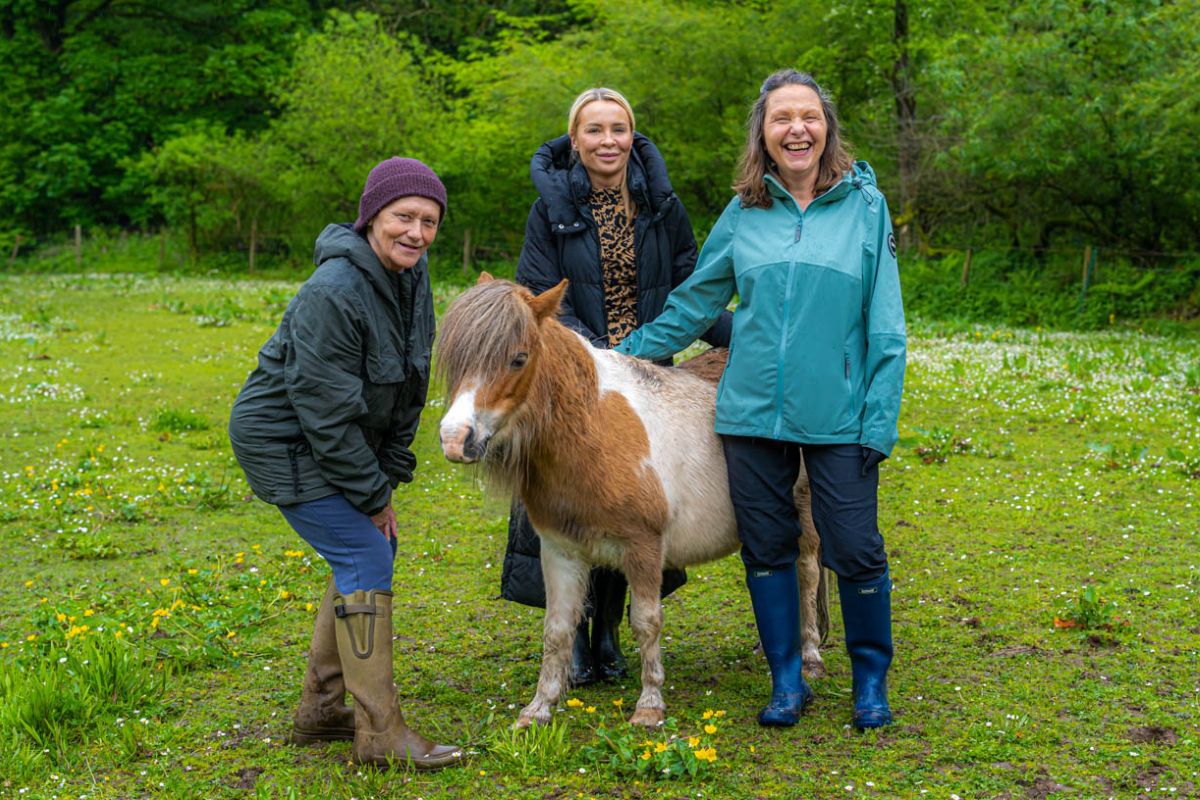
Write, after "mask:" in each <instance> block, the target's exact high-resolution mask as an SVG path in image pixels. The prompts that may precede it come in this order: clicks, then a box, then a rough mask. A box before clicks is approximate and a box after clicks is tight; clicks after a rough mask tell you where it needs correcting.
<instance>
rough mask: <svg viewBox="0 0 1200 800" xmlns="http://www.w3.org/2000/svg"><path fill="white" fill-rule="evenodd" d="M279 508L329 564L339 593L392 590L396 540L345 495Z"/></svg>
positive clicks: (290, 523) (334, 495) (330, 496)
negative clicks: (389, 536) (390, 538)
mask: <svg viewBox="0 0 1200 800" xmlns="http://www.w3.org/2000/svg"><path fill="white" fill-rule="evenodd" d="M278 508H279V511H280V513H281V514H283V517H284V519H286V520H287V521H288V524H289V525H291V526H292V528H294V529H295V531H296V533H298V534H300V538H302V539H304V541H306V542H308V543H309V544H310V545H312V546H313V549H314V550H316V551H317V553H318V554H319V555H320V556H321V558H323V559H325V561H326V562H328V563H329V566H330V568H331V569H332V570H333V582H334V584H336V585H337V590H338V591H339V592H341V593H342V594H349V593H350V592H355V591H358V590H359V589H362V590H363V591H371V590H372V589H386V590H388V591H391V588H392V562H393V561H394V560H395V558H396V540H395V539H393V540H391V541H389V540H388V539H386V538H385V537H384V535H383V534H382V533H380V532H379V529H378V528H376V527H375V525H374V524H373V523H372V522H371V518H370V517H368V516H367V515H366V514H364V513H363V512H361V511H359V510H358V509H357V508H355V507H354V506H352V505H350V501H349V500H347V499H346V498H345V497H344V496H342V495H340V494H331V495H329V496H328V497H322V498H321V499H319V500H312V501H310V502H308V503H296V504H295V505H289V506H279V507H278Z"/></svg>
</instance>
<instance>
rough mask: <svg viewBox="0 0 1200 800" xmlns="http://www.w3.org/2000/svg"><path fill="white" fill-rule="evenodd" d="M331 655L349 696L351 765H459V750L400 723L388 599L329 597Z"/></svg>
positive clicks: (373, 594)
mask: <svg viewBox="0 0 1200 800" xmlns="http://www.w3.org/2000/svg"><path fill="white" fill-rule="evenodd" d="M333 609H334V614H335V615H336V617H337V649H338V655H339V656H340V657H341V660H342V674H343V675H345V679H346V688H348V689H349V690H350V694H352V695H354V760H355V761H356V762H358V763H360V764H375V765H377V766H388V765H389V762H395V763H399V764H409V765H411V766H412V767H414V768H416V769H441V768H442V767H448V766H450V765H452V764H461V763H462V760H463V753H462V749H461V748H459V747H451V746H448V745H441V744H434V743H433V742H431V741H429V740H428V739H426V738H425V737H424V736H422V735H421V734H419V733H417V732H416V731H414V730H413V729H412V728H410V727H408V725H406V724H405V722H404V715H403V714H401V713H400V705H399V703H398V701H397V699H396V686H395V684H394V683H393V682H392V593H391V592H387V591H384V590H382V589H374V590H372V591H369V592H367V591H362V590H361V589H360V590H359V591H357V592H353V593H351V594H349V595H342V594H340V593H338V594H335V595H334V599H333Z"/></svg>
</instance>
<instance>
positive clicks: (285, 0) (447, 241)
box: [0, 0, 1200, 322]
mask: <svg viewBox="0 0 1200 800" xmlns="http://www.w3.org/2000/svg"><path fill="white" fill-rule="evenodd" d="M335 6H336V7H335ZM784 66H792V67H796V68H800V69H803V70H807V71H810V72H812V73H813V74H814V75H815V76H816V77H817V78H818V80H820V81H821V82H822V83H823V84H824V85H825V86H826V87H827V88H828V89H829V90H830V91H831V92H832V94H833V95H834V97H835V99H836V101H837V103H838V105H839V109H840V114H841V117H842V120H843V122H844V130H845V131H846V133H847V134H848V137H849V138H850V140H851V141H852V143H853V145H854V146H855V149H856V154H857V156H858V157H860V158H866V159H868V160H869V161H870V162H871V163H872V165H873V166H874V168H875V170H876V172H877V174H878V175H879V176H880V182H881V185H882V188H883V190H884V191H885V193H886V194H887V196H888V198H889V203H890V206H891V210H892V214H893V218H894V221H895V223H896V227H897V229H898V231H899V232H900V237H899V238H900V241H901V246H902V248H903V249H904V250H905V252H906V253H908V254H910V255H912V256H914V257H921V258H934V259H935V260H936V259H939V258H945V257H947V256H950V255H953V254H957V257H958V259H959V261H958V262H955V263H956V265H955V267H954V268H952V269H951V268H948V269H947V270H946V272H947V273H948V274H953V276H954V278H955V279H956V280H958V279H960V277H961V279H962V282H964V283H965V282H966V280H965V279H966V277H967V273H968V272H969V271H970V270H971V268H972V264H971V263H970V262H971V258H970V257H967V256H966V253H967V251H972V253H974V254H977V255H976V256H975V258H976V260H975V264H974V268H975V269H976V270H979V269H980V268H981V267H982V268H984V269H987V270H990V271H991V272H993V273H995V274H997V275H999V276H1001V277H1005V276H1011V275H1012V274H1013V273H1016V274H1017V275H1018V277H1019V276H1021V275H1026V277H1028V276H1029V274H1040V273H1041V272H1043V271H1044V270H1045V268H1046V265H1047V263H1049V262H1052V261H1054V260H1055V259H1056V258H1057V259H1058V260H1059V261H1062V262H1064V263H1069V264H1070V265H1071V267H1070V270H1069V275H1070V276H1071V278H1070V279H1071V280H1072V281H1074V287H1073V290H1074V291H1078V290H1079V288H1080V286H1079V282H1080V279H1081V276H1082V280H1083V282H1084V284H1085V287H1084V288H1086V284H1088V283H1090V282H1092V281H1090V280H1089V277H1088V275H1087V274H1086V273H1087V268H1088V266H1087V262H1088V260H1091V259H1092V257H1093V256H1094V255H1095V254H1096V252H1101V253H1102V255H1101V257H1100V263H1101V266H1103V265H1104V264H1105V263H1107V264H1109V265H1112V264H1114V263H1120V264H1124V265H1129V266H1131V267H1133V268H1135V270H1137V269H1139V268H1140V271H1137V272H1136V274H1134V273H1130V274H1129V275H1125V277H1123V278H1122V279H1121V281H1118V282H1117V283H1118V284H1120V286H1121V287H1123V289H1124V292H1125V295H1130V294H1142V293H1143V290H1146V289H1147V288H1151V287H1150V284H1164V283H1169V282H1170V278H1171V275H1172V274H1174V273H1178V272H1179V271H1180V264H1181V263H1182V264H1188V263H1189V262H1190V266H1186V267H1184V268H1183V277H1182V279H1181V280H1178V281H1177V283H1179V285H1178V286H1175V287H1174V288H1173V289H1172V290H1170V291H1167V292H1166V294H1168V295H1170V296H1171V298H1173V299H1168V298H1166V297H1164V298H1158V299H1157V300H1155V301H1154V303H1157V304H1158V305H1160V306H1161V307H1162V308H1163V309H1165V310H1168V311H1175V312H1183V313H1186V310H1187V309H1188V308H1194V307H1195V306H1196V305H1197V303H1196V300H1197V297H1196V296H1195V295H1196V292H1195V286H1194V284H1195V278H1196V275H1197V267H1196V262H1197V261H1200V255H1198V254H1197V253H1198V251H1200V155H1198V154H1197V149H1196V147H1195V139H1196V131H1197V130H1200V6H1198V5H1197V4H1195V3H1191V2H1170V1H1169V0H1122V1H1120V2H1105V1H1104V0H1097V1H1092V0H1085V1H1083V2H1081V1H1080V0H1012V1H1011V2H994V1H988V0H966V1H965V2H963V1H961V0H953V1H951V0H924V1H917V0H887V2H881V1H880V0H846V1H845V2H836V3H821V4H817V3H807V2H760V1H759V0H745V1H743V2H708V1H705V0H693V1H692V2H669V3H663V2H647V1H646V0H614V1H613V2H596V1H595V0H566V1H565V2H563V1H561V0H555V1H552V2H532V1H531V0H507V1H506V2H499V3H485V2H477V1H476V0H451V1H449V2H429V1H428V0H370V1H368V2H351V3H339V4H334V3H330V2H323V0H308V2H304V1H302V0H215V1H213V0H209V1H204V0H201V1H200V2H187V3H183V2H171V3H149V2H143V0H56V1H54V2H41V1H40V0H0V69H2V70H3V74H4V75H5V80H4V81H2V82H0V107H3V108H5V109H7V112H6V113H5V114H3V115H2V116H0V248H3V249H2V250H0V257H3V255H9V256H10V257H9V258H8V263H9V266H10V268H12V267H13V266H14V265H15V264H17V263H22V258H23V257H24V258H26V259H27V258H28V257H30V256H33V257H36V256H38V254H41V256H43V257H45V256H46V255H47V254H51V255H52V254H53V253H54V250H53V246H54V245H55V244H60V245H61V244H63V243H66V245H67V256H66V257H65V258H64V260H65V262H66V263H67V264H68V265H69V263H70V261H71V259H70V255H71V254H70V252H69V251H70V244H71V241H72V239H73V238H75V239H79V238H81V237H82V238H86V239H88V240H89V241H93V240H98V239H101V238H103V237H114V236H120V235H122V234H125V235H128V234H142V235H143V236H149V237H151V238H160V239H162V241H161V242H160V248H159V249H160V251H162V252H161V253H160V258H159V261H160V262H162V261H164V260H169V259H174V260H173V261H171V264H172V265H175V264H177V263H184V264H196V263H207V264H208V265H210V266H212V265H218V264H220V265H224V269H225V270H236V269H245V268H246V267H249V268H250V269H252V270H253V269H254V268H255V266H256V262H257V266H258V268H259V269H260V270H261V269H263V268H264V267H266V268H271V267H272V266H283V267H291V268H293V269H295V268H302V269H307V266H305V265H306V264H307V262H308V258H309V255H310V253H311V247H312V242H313V239H314V237H315V234H316V233H317V232H318V231H319V230H320V229H321V228H322V227H323V226H324V224H326V223H327V222H329V221H333V220H348V219H352V218H353V215H354V210H355V202H356V200H357V198H358V195H359V193H360V191H361V188H362V182H363V179H364V177H365V174H366V172H367V171H368V170H369V168H370V167H371V166H372V165H373V164H374V163H376V162H377V161H379V160H380V159H381V158H383V157H386V156H389V155H392V154H402V155H409V156H415V157H418V158H421V159H423V160H425V161H427V162H428V163H429V164H431V165H432V166H433V167H434V168H435V169H436V170H437V171H438V172H439V173H440V174H441V175H442V176H443V178H444V179H445V181H446V184H447V186H448V188H449V193H450V211H449V217H448V220H447V223H446V227H445V228H444V229H443V232H442V241H441V242H439V244H438V245H437V246H436V251H435V259H437V260H439V261H440V262H441V263H443V264H445V265H449V266H452V267H453V268H454V269H455V270H457V269H459V268H460V267H461V268H462V270H463V271H464V272H470V271H471V270H473V269H474V268H477V267H478V264H479V263H480V262H484V263H486V262H496V261H499V262H503V261H511V260H512V259H513V258H515V255H516V253H517V252H518V251H519V249H520V244H521V236H522V233H523V230H524V218H525V215H526V213H527V211H528V206H529V203H530V202H531V201H532V200H533V199H534V196H535V195H534V191H533V188H532V186H531V185H530V181H529V177H528V162H529V157H530V155H531V154H532V152H533V150H534V149H535V148H536V147H537V146H538V145H539V144H540V143H541V142H543V141H545V140H547V139H549V138H552V137H554V136H556V135H558V134H560V133H562V132H563V130H564V127H565V117H566V110H567V108H568V106H569V104H570V101H571V99H572V98H573V97H574V96H575V95H576V94H577V93H578V92H579V91H580V90H582V89H583V88H586V87H588V86H591V85H607V86H611V87H614V88H617V89H619V90H620V91H622V92H623V93H625V94H626V95H627V96H628V97H629V98H630V100H631V101H632V103H633V104H634V108H635V111H636V113H637V115H638V119H637V123H638V127H639V129H641V130H642V131H643V132H645V133H646V134H647V135H649V136H650V137H651V138H652V139H654V140H655V141H656V142H657V143H658V145H659V146H660V148H661V149H662V151H663V152H664V154H665V156H666V159H667V164H668V167H669V170H670V173H671V177H672V180H673V182H674V184H675V187H676V190H677V192H678V193H679V195H680V196H681V197H682V199H683V200H684V202H685V204H686V206H687V208H688V210H689V212H690V213H691V216H692V220H693V223H694V225H695V226H696V230H697V233H698V235H699V236H700V238H701V239H703V236H704V234H705V233H706V232H707V230H708V228H709V226H710V225H711V223H712V222H713V220H714V219H715V217H716V215H717V214H718V213H719V211H720V209H721V208H722V207H723V205H724V203H725V202H726V200H727V199H728V197H729V195H730V189H729V186H730V183H731V180H732V174H733V169H734V165H735V162H736V158H737V154H738V152H739V149H740V146H741V143H742V141H743V131H744V125H745V119H746V114H747V112H748V109H749V106H750V104H751V102H752V101H753V99H754V97H755V96H756V93H757V89H758V86H759V84H760V83H761V81H762V79H763V78H764V77H765V76H766V75H767V74H769V73H770V72H772V71H773V70H775V69H778V68H780V67H784ZM76 226H79V227H78V229H76ZM18 237H20V238H19V239H18ZM1088 247H1091V248H1095V250H1093V251H1086V250H1085V248H1088ZM168 249H170V253H171V254H172V255H170V256H169V257H168V256H167V252H168ZM75 255H76V257H77V258H78V255H79V254H78V252H76V254H75ZM963 264H965V267H966V269H964V270H963V271H962V273H961V276H960V273H959V271H958V269H957V265H963ZM160 266H162V264H160ZM1081 267H1082V269H1081ZM1063 271H1064V272H1066V271H1067V270H1066V269H1065V267H1064V268H1063ZM1164 274H1165V275H1166V277H1164ZM1147 275H1149V276H1150V278H1149V279H1148V280H1147V279H1146V276H1147ZM1093 277H1094V276H1093ZM1109 277H1110V278H1111V277H1112V275H1111V273H1110V275H1109ZM1175 277H1176V278H1179V276H1178V275H1177V274H1176V276H1175ZM1143 280H1144V281H1146V285H1141V286H1139V285H1138V281H1143ZM1122 281H1124V282H1122ZM1100 316H1101V318H1102V317H1103V314H1101V315H1100ZM1015 321H1018V322H1019V321H1020V320H1015Z"/></svg>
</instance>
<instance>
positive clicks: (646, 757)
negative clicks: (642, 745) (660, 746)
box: [642, 750, 650, 761]
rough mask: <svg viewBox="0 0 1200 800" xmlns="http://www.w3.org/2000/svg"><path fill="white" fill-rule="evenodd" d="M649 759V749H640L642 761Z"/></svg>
mask: <svg viewBox="0 0 1200 800" xmlns="http://www.w3.org/2000/svg"><path fill="white" fill-rule="evenodd" d="M649 760H650V751H649V750H643V751H642V761H649Z"/></svg>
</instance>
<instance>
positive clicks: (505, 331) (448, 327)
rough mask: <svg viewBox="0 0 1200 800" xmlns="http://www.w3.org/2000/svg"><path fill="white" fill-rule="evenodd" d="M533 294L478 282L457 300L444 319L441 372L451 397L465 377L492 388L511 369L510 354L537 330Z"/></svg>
mask: <svg viewBox="0 0 1200 800" xmlns="http://www.w3.org/2000/svg"><path fill="white" fill-rule="evenodd" d="M527 296H528V292H527V291H526V290H524V289H522V288H521V287H519V286H517V284H515V283H512V282H510V281H504V280H494V281H488V282H487V283H478V284H476V285H475V286H473V287H471V288H470V289H468V290H467V291H466V292H464V293H463V294H461V295H459V296H458V297H457V298H455V300H454V302H452V303H451V304H450V307H449V308H447V309H446V313H445V315H444V316H443V317H442V325H441V331H440V333H439V334H438V349H437V353H438V359H437V373H438V376H439V377H440V378H441V379H442V380H443V381H444V383H445V386H446V391H447V396H449V395H450V394H452V393H453V392H454V391H455V390H456V389H457V388H458V386H459V384H460V382H461V381H462V380H463V378H465V377H467V375H473V376H474V377H477V378H479V379H480V381H481V382H482V383H489V382H491V381H492V380H493V379H494V378H496V377H497V376H499V375H500V373H502V372H503V371H504V370H505V369H507V368H508V363H509V354H510V352H511V351H512V349H513V348H514V347H516V346H517V345H519V344H520V343H521V342H524V341H527V340H528V338H529V334H530V329H531V328H532V327H533V326H534V324H535V323H534V318H533V312H532V311H531V310H530V308H529V305H528V304H527V303H526V298H527Z"/></svg>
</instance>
